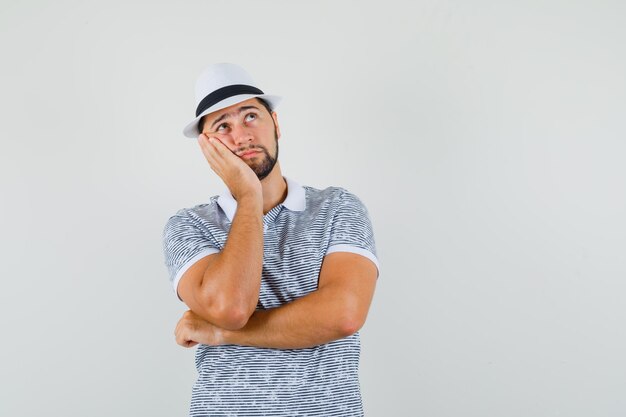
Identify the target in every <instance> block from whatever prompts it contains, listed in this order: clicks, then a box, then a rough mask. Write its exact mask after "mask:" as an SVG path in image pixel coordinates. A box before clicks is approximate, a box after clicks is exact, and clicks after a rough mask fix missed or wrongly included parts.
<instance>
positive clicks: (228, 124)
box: [202, 98, 280, 180]
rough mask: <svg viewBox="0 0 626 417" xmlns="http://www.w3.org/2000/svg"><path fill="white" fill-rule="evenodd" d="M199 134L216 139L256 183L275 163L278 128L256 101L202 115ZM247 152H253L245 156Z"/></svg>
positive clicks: (244, 102) (276, 120) (271, 116)
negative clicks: (241, 164) (237, 158)
mask: <svg viewBox="0 0 626 417" xmlns="http://www.w3.org/2000/svg"><path fill="white" fill-rule="evenodd" d="M202 133H204V134H206V135H207V136H215V137H217V138H218V139H220V140H221V141H222V143H223V144H224V145H226V146H227V147H228V149H230V150H231V151H232V152H233V153H234V154H236V155H237V156H239V157H240V158H241V159H243V160H244V161H245V162H246V163H247V164H248V166H249V167H250V168H252V170H253V171H254V173H255V174H256V175H257V177H258V178H259V180H262V179H263V178H265V177H267V176H268V175H269V174H270V172H272V169H274V165H276V161H277V160H278V138H280V128H279V127H278V119H277V116H276V112H273V113H272V114H270V113H269V112H268V111H267V109H266V108H265V107H264V106H263V105H262V104H261V103H260V102H259V101H258V100H257V99H256V98H251V99H249V100H246V101H242V102H241V103H237V104H235V105H232V106H230V107H227V108H225V109H222V110H218V111H216V112H214V113H210V114H208V115H206V116H205V118H204V126H203V129H202ZM251 151H254V153H250V154H249V155H246V153H248V152H251Z"/></svg>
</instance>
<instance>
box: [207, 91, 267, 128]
mask: <svg viewBox="0 0 626 417" xmlns="http://www.w3.org/2000/svg"><path fill="white" fill-rule="evenodd" d="M256 99H257V100H258V101H259V103H261V104H262V105H263V107H265V108H266V109H267V112H268V113H269V114H272V108H271V107H270V104H269V103H268V102H267V101H265V100H263V99H262V98H260V97H256ZM205 117H206V115H205V116H202V117H201V118H200V120H199V121H198V131H199V132H200V133H202V129H204V118H205ZM272 121H273V120H272Z"/></svg>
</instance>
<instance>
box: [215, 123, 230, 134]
mask: <svg viewBox="0 0 626 417" xmlns="http://www.w3.org/2000/svg"><path fill="white" fill-rule="evenodd" d="M227 128H228V124H227V123H222V124H221V125H219V126H218V127H217V131H218V132H219V131H221V130H224V129H227Z"/></svg>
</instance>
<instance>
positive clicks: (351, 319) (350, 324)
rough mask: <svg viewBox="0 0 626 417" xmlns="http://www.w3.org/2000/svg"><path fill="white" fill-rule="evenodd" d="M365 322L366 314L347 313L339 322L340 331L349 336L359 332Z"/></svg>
mask: <svg viewBox="0 0 626 417" xmlns="http://www.w3.org/2000/svg"><path fill="white" fill-rule="evenodd" d="M364 324H365V316H364V315H363V314H360V313H357V312H355V313H351V314H346V315H345V316H344V317H343V319H342V320H340V322H339V332H340V333H341V334H342V335H343V337H348V336H351V335H353V334H355V333H356V332H358V331H359V330H360V329H361V328H362V327H363V325H364Z"/></svg>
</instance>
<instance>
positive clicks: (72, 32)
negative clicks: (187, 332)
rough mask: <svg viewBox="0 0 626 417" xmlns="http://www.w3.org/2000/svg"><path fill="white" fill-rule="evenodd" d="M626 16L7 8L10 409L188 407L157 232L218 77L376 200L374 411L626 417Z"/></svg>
mask: <svg viewBox="0 0 626 417" xmlns="http://www.w3.org/2000/svg"><path fill="white" fill-rule="evenodd" d="M625 12H626V8H625V6H624V3H623V2H619V1H593V2H592V1H523V2H519V1H435V0H431V1H405V2H401V1H384V2H381V1H377V2H368V1H320V2H315V4H309V3H304V2H293V1H286V0H285V1H232V2H227V1H182V2H164V1H156V2H154V1H153V2H148V1H106V2H104V1H102V2H96V1H77V0H75V1H55V2H44V1H17V0H2V3H0V46H1V50H2V65H1V67H0V68H1V69H0V71H1V75H2V76H1V77H0V91H1V95H0V113H1V115H2V116H1V117H2V123H0V137H1V140H2V152H1V153H0V155H1V161H0V163H1V165H0V170H1V174H2V175H1V185H2V204H1V210H2V212H1V216H0V219H1V220H0V221H1V223H0V227H1V228H2V247H1V253H2V271H3V273H2V275H3V279H2V282H3V290H2V291H1V292H0V308H1V309H2V311H1V312H0V313H1V314H0V326H1V327H0V328H1V329H2V343H1V346H0V365H1V371H0V381H1V386H0V415H2V416H12V417H19V416H40V415H55V416H66V417H73V416H92V417H98V416H112V415H116V416H136V415H146V416H147V415H149V416H185V415H187V412H188V406H189V399H190V395H191V386H192V384H193V383H194V381H195V377H196V373H195V368H194V364H193V355H194V350H193V349H185V348H182V347H180V346H178V345H176V343H175V341H174V336H173V332H174V327H175V325H176V323H177V321H178V319H179V317H180V315H181V314H182V313H183V311H184V310H185V306H184V305H183V304H182V303H180V302H179V301H178V300H177V299H176V297H175V295H174V293H173V291H172V289H171V287H170V285H169V282H168V278H167V273H166V269H165V265H164V263H163V252H162V242H161V233H162V230H163V227H164V225H165V222H166V221H167V219H168V218H169V216H171V215H173V214H174V213H175V212H176V211H177V210H178V209H179V208H182V207H190V206H193V205H195V204H199V203H203V202H207V201H208V198H209V197H210V196H211V195H214V194H216V193H217V192H219V190H220V187H221V184H220V183H219V177H217V176H216V175H215V174H214V173H213V172H212V171H211V170H210V167H209V166H208V163H207V162H206V160H205V159H204V157H203V155H202V153H201V152H200V149H199V147H198V144H197V142H196V141H195V140H194V139H188V138H185V137H183V136H182V133H181V130H182V128H183V127H184V125H185V124H186V123H187V122H188V121H189V120H190V119H191V118H192V117H193V112H194V109H195V104H194V98H193V86H194V83H195V79H196V77H197V76H198V74H199V73H200V72H201V70H202V69H203V68H204V67H205V66H206V65H208V64H210V63H214V62H235V63H238V64H240V65H242V66H244V67H245V68H247V69H248V70H249V71H250V72H251V73H252V74H253V76H254V78H255V79H256V80H257V81H258V83H259V85H261V86H262V88H263V89H264V90H266V91H267V92H271V93H275V94H279V95H282V96H283V97H284V101H283V103H282V104H281V106H280V107H279V108H278V115H279V121H280V123H281V128H282V132H283V137H282V138H281V140H280V142H279V143H280V160H281V165H282V168H283V173H284V175H286V176H291V177H292V178H294V179H296V180H297V181H299V182H300V183H301V184H305V185H311V186H315V187H318V188H324V187H327V186H330V185H336V186H342V187H345V188H347V189H349V190H350V191H352V192H354V193H355V194H357V195H358V196H359V197H360V198H361V199H362V200H363V201H364V203H365V204H366V206H367V207H368V209H369V212H370V216H371V219H372V223H373V225H374V231H375V236H376V243H377V247H378V254H379V258H380V262H381V275H380V278H379V281H378V285H377V289H376V294H375V297H374V301H373V304H372V307H371V309H370V313H369V316H368V320H367V323H366V325H365V327H363V329H362V330H361V338H362V355H361V385H362V394H363V401H364V407H365V412H366V415H367V416H371V417H377V416H429V417H453V416H455V417H456V416H464V417H469V416H477V417H478V416H508V417H513V416H519V417H528V416H568V417H572V416H590V415H594V416H623V415H625V414H626V396H624V388H625V387H626V360H625V355H624V352H625V351H626V337H625V336H626V335H625V332H626V330H625V329H626V327H625V325H624V324H625V319H626V310H625V307H624V295H625V293H626V281H625V278H626V256H625V249H626V222H625V214H626V210H625V209H626V198H625V193H624V189H625V185H626V184H625V182H626V168H625V164H624V161H625V156H626V144H625V142H624V140H625V139H626V126H625V122H624V120H625V119H626V118H625V110H626V82H625V76H624V74H626V59H625V58H626V53H625V51H626V49H625V48H624V40H626V27H625V25H624V22H625V21H626V19H625V18H626V13H625Z"/></svg>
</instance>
